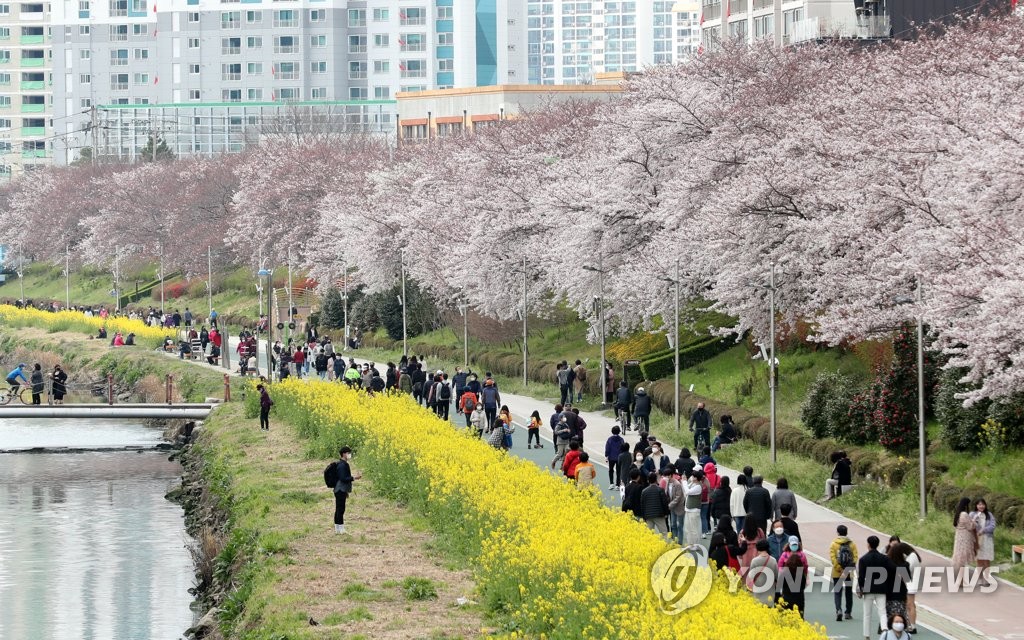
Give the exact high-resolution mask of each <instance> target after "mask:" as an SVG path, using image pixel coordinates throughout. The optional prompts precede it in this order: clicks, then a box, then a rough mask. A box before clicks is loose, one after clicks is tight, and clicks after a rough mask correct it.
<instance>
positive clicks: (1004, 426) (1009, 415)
mask: <svg viewBox="0 0 1024 640" xmlns="http://www.w3.org/2000/svg"><path fill="white" fill-rule="evenodd" d="M988 418H989V420H990V421H991V422H993V423H994V425H996V426H998V428H999V429H1000V433H999V438H998V442H993V441H992V440H991V439H990V440H989V444H990V445H992V444H995V445H996V446H998V447H1000V448H1003V447H1020V446H1024V393H1017V394H1014V395H1012V396H1009V397H1007V398H1002V399H999V400H996V401H995V402H993V403H991V405H990V406H989V408H988Z"/></svg>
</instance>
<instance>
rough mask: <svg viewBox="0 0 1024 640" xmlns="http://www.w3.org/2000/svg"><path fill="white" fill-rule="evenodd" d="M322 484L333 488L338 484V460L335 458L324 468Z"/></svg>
mask: <svg viewBox="0 0 1024 640" xmlns="http://www.w3.org/2000/svg"><path fill="white" fill-rule="evenodd" d="M324 484H325V485H327V488H328V489H333V488H334V487H335V486H336V485H337V484H338V461H337V460H335V461H334V462H332V463H331V464H329V465H327V468H326V469H324Z"/></svg>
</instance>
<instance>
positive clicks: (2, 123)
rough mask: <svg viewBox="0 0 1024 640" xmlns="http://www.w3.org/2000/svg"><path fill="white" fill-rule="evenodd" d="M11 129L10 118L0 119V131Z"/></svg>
mask: <svg viewBox="0 0 1024 640" xmlns="http://www.w3.org/2000/svg"><path fill="white" fill-rule="evenodd" d="M10 128H11V119H10V118H0V129H3V130H6V129H10Z"/></svg>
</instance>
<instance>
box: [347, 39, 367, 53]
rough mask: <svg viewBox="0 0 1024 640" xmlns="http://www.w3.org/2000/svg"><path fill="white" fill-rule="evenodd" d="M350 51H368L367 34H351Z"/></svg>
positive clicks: (349, 40)
mask: <svg viewBox="0 0 1024 640" xmlns="http://www.w3.org/2000/svg"><path fill="white" fill-rule="evenodd" d="M348 52H349V53H366V36H349V37H348Z"/></svg>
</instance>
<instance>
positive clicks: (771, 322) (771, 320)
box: [768, 261, 778, 464]
mask: <svg viewBox="0 0 1024 640" xmlns="http://www.w3.org/2000/svg"><path fill="white" fill-rule="evenodd" d="M768 301H769V302H768V306H769V307H770V309H769V312H768V333H770V334H771V344H770V345H769V348H768V398H769V403H770V404H771V449H772V464H775V463H776V462H777V461H778V457H777V455H776V450H775V387H776V375H775V369H776V366H775V262H774V261H772V269H771V275H770V276H769V280H768Z"/></svg>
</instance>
